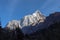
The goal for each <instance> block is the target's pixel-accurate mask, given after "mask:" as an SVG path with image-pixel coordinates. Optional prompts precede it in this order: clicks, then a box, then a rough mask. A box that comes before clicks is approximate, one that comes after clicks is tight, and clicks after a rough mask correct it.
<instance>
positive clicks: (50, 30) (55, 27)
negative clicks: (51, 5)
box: [25, 12, 60, 40]
mask: <svg viewBox="0 0 60 40" xmlns="http://www.w3.org/2000/svg"><path fill="white" fill-rule="evenodd" d="M39 25H40V24H39ZM44 27H46V28H44V29H39V30H37V31H36V32H34V33H32V34H29V35H28V34H27V35H26V37H25V40H60V12H55V13H52V14H50V15H49V16H47V17H46V19H45V21H44Z"/></svg>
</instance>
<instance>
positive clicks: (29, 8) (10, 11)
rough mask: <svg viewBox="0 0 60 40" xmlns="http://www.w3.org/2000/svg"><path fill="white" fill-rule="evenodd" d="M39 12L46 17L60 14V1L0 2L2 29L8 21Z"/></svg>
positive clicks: (28, 0)
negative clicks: (55, 13) (56, 13)
mask: <svg viewBox="0 0 60 40" xmlns="http://www.w3.org/2000/svg"><path fill="white" fill-rule="evenodd" d="M36 10H40V11H41V12H42V14H44V15H45V16H48V15H49V14H50V13H53V12H56V11H59V12H60V0H0V17H1V21H2V26H3V27H4V26H5V25H6V24H7V22H8V21H10V20H20V19H21V18H22V17H23V16H25V15H28V14H32V13H33V12H35V11H36Z"/></svg>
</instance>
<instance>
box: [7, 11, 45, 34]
mask: <svg viewBox="0 0 60 40" xmlns="http://www.w3.org/2000/svg"><path fill="white" fill-rule="evenodd" d="M44 20H45V16H44V15H42V13H41V12H40V11H39V10H37V11H35V12H34V13H33V14H31V15H26V16H24V17H23V18H22V19H21V20H12V21H9V22H8V24H7V26H6V27H7V28H9V29H11V30H13V29H16V28H17V27H20V28H21V29H22V28H24V27H28V26H30V25H32V26H35V25H36V24H39V23H40V22H44ZM29 28H30V27H29ZM29 28H26V29H25V30H23V31H25V32H26V33H28V32H27V30H28V29H29ZM32 28H33V27H32ZM29 31H30V30H29Z"/></svg>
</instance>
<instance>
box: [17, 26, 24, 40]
mask: <svg viewBox="0 0 60 40" xmlns="http://www.w3.org/2000/svg"><path fill="white" fill-rule="evenodd" d="M16 34H17V35H16V38H17V40H23V38H24V34H23V32H22V30H21V29H20V28H19V27H18V28H16Z"/></svg>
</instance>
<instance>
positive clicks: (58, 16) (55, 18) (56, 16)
mask: <svg viewBox="0 0 60 40" xmlns="http://www.w3.org/2000/svg"><path fill="white" fill-rule="evenodd" d="M55 22H60V12H55V13H52V14H50V15H49V16H47V17H46V20H45V22H44V25H46V26H50V25H51V24H54V23H55Z"/></svg>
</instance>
